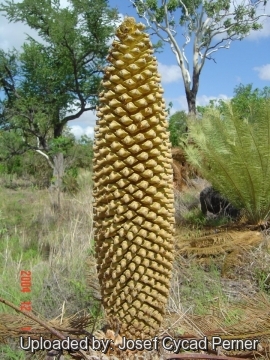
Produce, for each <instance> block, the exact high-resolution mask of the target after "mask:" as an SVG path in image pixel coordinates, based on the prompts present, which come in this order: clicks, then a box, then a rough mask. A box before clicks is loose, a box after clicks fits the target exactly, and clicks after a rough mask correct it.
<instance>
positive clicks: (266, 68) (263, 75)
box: [253, 64, 270, 80]
mask: <svg viewBox="0 0 270 360" xmlns="http://www.w3.org/2000/svg"><path fill="white" fill-rule="evenodd" d="M253 70H255V71H257V72H258V73H259V78H260V79H262V80H270V64H266V65H262V66H256V67H254V68H253Z"/></svg>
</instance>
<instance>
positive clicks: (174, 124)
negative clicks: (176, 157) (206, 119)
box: [169, 110, 187, 146]
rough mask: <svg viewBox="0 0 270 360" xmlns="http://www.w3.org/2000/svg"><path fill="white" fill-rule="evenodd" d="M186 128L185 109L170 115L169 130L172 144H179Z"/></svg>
mask: <svg viewBox="0 0 270 360" xmlns="http://www.w3.org/2000/svg"><path fill="white" fill-rule="evenodd" d="M186 129H187V114H186V113H185V111H183V110H182V111H177V112H176V113H175V114H173V115H171V116H170V119H169V131H170V141H171V143H172V146H180V144H181V136H182V135H183V134H184V133H185V132H186Z"/></svg>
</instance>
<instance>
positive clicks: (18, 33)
mask: <svg viewBox="0 0 270 360" xmlns="http://www.w3.org/2000/svg"><path fill="white" fill-rule="evenodd" d="M239 1H241V0H239ZM60 2H61V5H62V6H63V7H65V6H67V4H68V0H61V1H60ZM109 5H110V7H113V8H117V9H118V11H119V14H120V17H121V19H123V18H124V16H132V17H135V18H136V20H137V21H140V22H142V23H145V22H144V19H140V18H139V17H138V16H137V13H136V10H135V9H134V8H133V6H132V4H131V2H130V1H129V0H109ZM266 13H267V14H270V1H268V3H267V5H266ZM262 24H263V29H262V30H260V31H252V32H251V33H250V35H249V36H248V37H247V38H245V39H243V40H242V41H234V42H232V43H231V45H230V48H229V49H220V50H218V51H217V52H215V53H214V54H213V57H214V59H215V61H213V60H206V62H205V65H204V67H203V69H202V72H201V76H200V85H199V91H198V95H197V105H207V104H208V103H209V100H211V99H219V98H221V99H229V98H231V97H232V96H233V93H234V89H235V87H236V86H239V85H240V84H243V85H247V84H250V83H252V84H253V88H259V89H262V88H263V87H265V86H270V17H267V18H264V19H263V21H262ZM26 34H29V35H31V36H33V37H34V38H35V39H38V35H37V33H36V31H34V30H32V29H30V28H29V27H27V26H26V25H23V24H22V23H9V22H8V21H7V19H6V18H5V17H4V16H3V15H2V14H0V49H3V50H5V51H7V50H8V49H11V48H12V47H15V48H17V49H18V48H20V46H21V45H22V44H23V42H24V41H25V40H26ZM151 40H152V42H155V41H156V38H154V37H152V38H151ZM177 41H178V44H179V45H180V46H182V45H183V43H184V42H185V39H184V37H183V36H182V30H181V28H178V35H177ZM186 53H187V57H188V60H189V62H192V44H191V43H190V44H189V47H188V46H187V48H186ZM155 56H156V58H157V60H158V70H159V73H160V74H161V83H162V86H163V89H164V98H165V101H166V103H167V104H169V102H172V104H173V106H172V110H171V114H173V113H174V112H176V111H179V110H185V111H187V101H186V96H185V91H184V83H183V80H182V75H181V71H180V68H179V66H178V65H177V61H176V57H175V55H174V53H173V52H172V50H171V48H170V46H169V45H168V44H166V45H165V46H164V49H163V52H162V53H156V54H155ZM95 122H96V116H95V113H94V112H90V111H87V112H85V113H84V114H83V115H81V117H80V118H78V119H76V120H73V121H71V122H69V124H68V125H69V127H70V128H71V131H72V132H73V134H74V135H75V136H76V137H77V138H78V137H80V136H81V135H83V134H86V135H88V136H90V137H93V135H94V126H95Z"/></svg>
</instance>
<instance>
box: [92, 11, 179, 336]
mask: <svg viewBox="0 0 270 360" xmlns="http://www.w3.org/2000/svg"><path fill="white" fill-rule="evenodd" d="M143 29H144V25H143V24H136V22H135V19H133V18H130V17H128V18H126V19H125V20H124V22H123V23H122V25H121V26H120V27H119V28H118V30H117V33H116V35H117V37H118V38H119V41H114V42H113V44H112V47H111V50H110V53H109V56H108V61H109V62H110V63H111V66H109V67H108V68H107V69H106V71H105V75H104V79H103V87H104V89H105V90H104V91H103V92H102V93H101V94H100V107H99V111H98V113H97V116H98V117H99V120H98V121H97V126H96V128H95V143H94V198H95V203H94V209H95V211H94V226H95V243H96V257H97V270H98V277H99V282H100V285H101V295H102V302H103V306H104V309H105V311H106V314H107V316H108V317H114V318H115V317H117V318H118V319H119V320H120V321H121V323H122V331H121V332H122V334H123V335H125V336H128V337H130V338H132V337H133V338H143V337H149V336H154V335H155V334H157V331H158V329H159V327H160V324H161V322H162V319H163V315H164V311H165V306H166V302H167V298H168V294H169V285H170V278H171V270H172V261H173V249H174V245H173V231H174V230H173V229H174V206H173V181H172V158H171V151H170V143H169V135H168V132H167V120H166V113H165V103H164V100H163V98H162V93H163V90H162V88H161V85H160V76H159V75H158V73H157V61H156V59H155V58H154V57H153V55H152V53H153V50H152V45H151V43H150V40H149V36H148V35H147V34H145V33H143V32H142V31H141V30H143Z"/></svg>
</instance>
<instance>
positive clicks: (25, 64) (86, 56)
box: [0, 0, 118, 167]
mask: <svg viewBox="0 0 270 360" xmlns="http://www.w3.org/2000/svg"><path fill="white" fill-rule="evenodd" d="M69 2H70V4H69V7H66V8H61V7H60V3H59V1H58V0H56V1H53V2H52V1H50V0H42V1H41V2H39V4H37V3H36V2H35V1H34V0H23V1H22V2H19V3H14V2H13V1H9V0H7V1H4V2H3V3H1V4H0V11H1V12H2V13H3V14H4V15H5V16H6V17H7V19H8V20H9V21H13V22H17V21H19V22H22V23H24V24H27V25H28V26H29V27H30V28H32V29H35V30H37V31H38V34H39V36H40V37H41V42H37V41H36V40H34V39H33V38H31V37H30V36H28V39H27V41H26V42H25V43H24V44H23V46H22V49H21V51H20V52H18V51H16V50H14V51H9V52H6V53H5V52H4V51H0V91H3V92H4V95H5V97H4V98H3V99H1V101H0V128H1V130H3V134H2V133H1V138H2V139H1V140H3V141H1V144H0V159H1V158H3V159H9V158H10V157H11V156H14V155H21V154H23V153H24V152H26V151H28V150H39V151H42V152H43V154H45V155H48V156H49V161H50V165H51V166H52V167H53V166H55V163H54V156H55V155H56V154H57V153H59V152H62V153H64V155H65V156H66V155H67V154H68V153H69V151H70V149H71V147H72V146H73V145H74V139H72V138H70V137H69V136H66V134H65V127H66V124H67V123H68V122H69V121H71V120H74V119H76V118H78V117H79V116H81V115H82V114H83V112H84V111H88V110H94V109H95V108H96V105H97V101H98V93H99V87H100V81H101V75H102V71H103V68H104V66H105V65H106V55H107V52H108V48H109V40H110V39H111V37H112V36H113V34H114V27H115V24H116V20H117V19H118V15H117V12H116V10H114V9H109V8H108V1H107V0H79V1H77V0H70V1H69ZM18 79H19V80H18Z"/></svg>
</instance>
